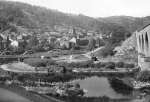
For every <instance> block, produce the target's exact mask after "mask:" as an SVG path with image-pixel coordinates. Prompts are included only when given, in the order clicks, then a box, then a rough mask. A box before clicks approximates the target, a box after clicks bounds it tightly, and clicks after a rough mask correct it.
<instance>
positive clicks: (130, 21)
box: [98, 16, 150, 32]
mask: <svg viewBox="0 0 150 102" xmlns="http://www.w3.org/2000/svg"><path fill="white" fill-rule="evenodd" d="M98 20H99V21H104V22H105V23H115V24H118V25H119V26H122V27H124V28H125V29H127V30H128V31H130V32H134V31H135V30H137V29H139V28H141V27H143V26H145V25H147V24H149V23H150V16H147V17H130V16H112V17H106V18H98Z"/></svg>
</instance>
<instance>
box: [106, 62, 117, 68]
mask: <svg viewBox="0 0 150 102" xmlns="http://www.w3.org/2000/svg"><path fill="white" fill-rule="evenodd" d="M105 68H109V69H115V63H114V62H108V63H107V65H106V66H105Z"/></svg>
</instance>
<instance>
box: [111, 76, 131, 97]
mask: <svg viewBox="0 0 150 102" xmlns="http://www.w3.org/2000/svg"><path fill="white" fill-rule="evenodd" d="M108 81H109V83H110V86H111V88H113V89H114V91H116V92H117V93H119V94H122V95H132V94H133V88H132V86H131V87H130V86H127V85H125V84H123V82H121V81H120V80H117V79H116V78H115V77H113V78H108Z"/></svg>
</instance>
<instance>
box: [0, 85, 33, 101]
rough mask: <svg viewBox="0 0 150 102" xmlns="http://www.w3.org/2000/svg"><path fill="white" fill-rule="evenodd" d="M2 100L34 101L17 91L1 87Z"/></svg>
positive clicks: (0, 99)
mask: <svg viewBox="0 0 150 102" xmlns="http://www.w3.org/2000/svg"><path fill="white" fill-rule="evenodd" d="M0 102H32V101H30V100H28V99H26V98H24V97H22V96H20V95H18V94H16V93H13V92H11V91H8V90H6V89H3V88H0Z"/></svg>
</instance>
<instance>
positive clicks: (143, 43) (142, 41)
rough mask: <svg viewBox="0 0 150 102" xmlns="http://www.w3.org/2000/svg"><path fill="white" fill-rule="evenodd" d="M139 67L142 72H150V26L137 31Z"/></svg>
mask: <svg viewBox="0 0 150 102" xmlns="http://www.w3.org/2000/svg"><path fill="white" fill-rule="evenodd" d="M136 40H137V50H138V65H139V66H140V67H141V69H142V70H150V24H149V25H146V26H145V27H143V28H142V29H140V30H139V31H136Z"/></svg>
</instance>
